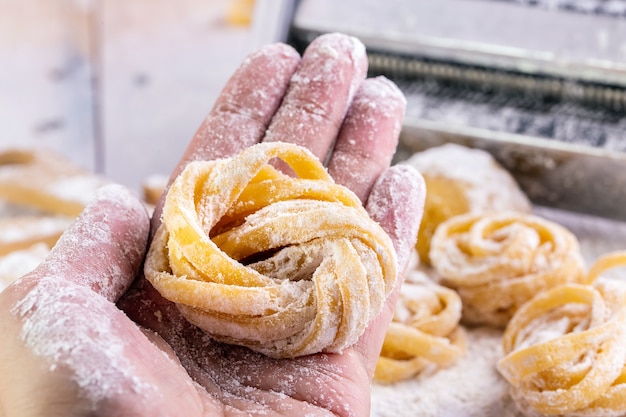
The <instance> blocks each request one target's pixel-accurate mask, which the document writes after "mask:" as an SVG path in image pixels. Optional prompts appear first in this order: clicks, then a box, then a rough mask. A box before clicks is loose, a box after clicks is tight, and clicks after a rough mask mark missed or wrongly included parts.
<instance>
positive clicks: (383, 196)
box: [0, 34, 425, 417]
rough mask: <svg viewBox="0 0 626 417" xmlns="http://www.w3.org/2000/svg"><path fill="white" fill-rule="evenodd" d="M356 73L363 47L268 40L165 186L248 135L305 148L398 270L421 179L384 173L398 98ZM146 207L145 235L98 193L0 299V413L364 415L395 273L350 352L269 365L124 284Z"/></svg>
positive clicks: (145, 238)
mask: <svg viewBox="0 0 626 417" xmlns="http://www.w3.org/2000/svg"><path fill="white" fill-rule="evenodd" d="M366 70H367V57H366V55H365V48H364V47H363V45H362V44H361V43H360V42H359V41H358V40H356V39H354V38H351V37H347V36H344V35H340V34H329V35H324V36H321V37H320V38H318V39H316V40H315V41H314V42H313V43H312V44H311V45H310V46H309V47H308V49H307V50H306V51H305V53H304V54H303V56H302V57H300V56H299V55H298V54H297V53H296V52H295V51H294V50H293V49H292V48H290V47H288V46H286V45H283V44H275V45H269V46H266V47H263V48H261V49H260V50H258V51H256V52H254V53H252V54H251V55H250V56H249V57H248V58H247V59H246V60H245V61H244V62H243V64H242V65H241V67H240V68H239V69H238V70H237V71H236V72H235V74H234V75H233V76H232V77H231V79H230V80H229V82H228V83H227V85H226V86H225V88H224V91H223V92H222V94H221V95H220V97H219V98H218V100H217V101H216V103H215V106H214V108H213V110H212V111H211V112H210V114H209V115H208V117H207V118H206V119H205V120H204V122H203V123H202V124H201V126H200V128H199V129H198V131H197V133H196V135H195V136H194V138H193V139H192V141H191V143H190V145H189V147H188V149H187V151H186V152H185V154H184V156H183V158H182V160H181V162H180V164H179V165H178V166H177V168H176V169H175V170H174V172H173V173H172V180H173V179H174V178H176V177H177V176H178V175H179V174H180V173H181V172H182V171H183V169H184V168H185V166H187V164H188V163H189V162H191V161H196V160H215V159H218V158H226V157H231V156H233V155H235V154H237V153H239V152H240V151H242V150H243V149H246V148H248V147H250V146H252V145H255V144H257V143H261V142H272V141H274V142H275V141H280V142H291V143H295V144H297V145H300V146H302V147H306V148H308V149H309V150H310V151H311V152H312V153H313V155H315V156H316V157H317V158H319V159H320V160H321V161H323V162H325V163H326V164H327V168H328V173H329V174H330V176H331V177H333V178H334V180H335V181H336V182H337V183H339V184H341V185H343V186H345V187H347V188H349V189H351V190H352V191H353V192H354V193H355V195H356V196H357V198H358V199H360V200H361V202H362V203H363V206H364V207H365V210H366V211H367V213H368V214H369V217H370V218H371V219H373V220H374V221H376V222H377V223H378V224H379V225H380V226H381V227H382V229H384V231H385V232H386V234H387V235H388V236H389V238H390V239H391V243H392V245H393V247H394V250H395V252H396V255H397V265H396V266H397V268H398V270H399V271H403V270H404V268H405V267H406V265H407V263H408V258H409V254H410V252H411V250H412V248H413V247H414V244H415V236H416V235H417V229H418V225H419V221H420V219H421V215H422V207H423V203H424V193H425V190H424V183H423V180H422V178H421V177H420V176H419V174H418V173H417V172H416V171H415V170H413V169H412V168H410V167H405V166H396V167H392V168H390V167H389V166H390V162H391V158H392V156H393V153H394V152H395V148H396V145H397V140H398V135H399V132H400V128H401V122H402V117H403V114H404V105H405V100H404V97H403V96H402V94H401V92H400V91H399V90H398V89H397V87H396V86H395V85H394V84H393V83H391V82H390V81H388V80H386V79H384V78H374V79H366V72H367V71H366ZM164 105H167V103H164ZM278 167H279V168H280V165H279V166H278ZM357 202H358V200H357ZM162 208H163V206H162V201H161V203H160V204H158V205H157V207H156V210H155V215H154V216H153V218H152V233H149V232H148V219H147V217H146V214H145V211H144V210H143V208H142V207H141V205H140V204H139V202H138V201H137V200H135V199H132V198H131V197H130V196H129V194H128V193H127V192H126V191H125V190H123V189H122V188H120V187H113V188H107V189H105V190H104V191H103V193H102V194H101V196H100V197H99V198H98V199H97V200H96V201H95V202H94V203H93V204H92V205H91V206H89V207H88V208H87V209H86V210H85V212H84V213H83V215H82V216H81V217H80V218H79V220H78V221H77V223H76V224H75V225H74V226H73V227H72V228H70V230H69V231H68V232H67V234H66V235H65V236H64V237H63V238H62V239H61V241H60V243H59V245H58V246H57V247H56V248H55V250H54V252H53V254H52V255H51V257H50V259H48V260H47V261H46V262H45V263H44V264H43V265H42V266H41V267H40V268H38V269H37V270H35V271H34V272H33V273H32V274H30V275H29V276H27V277H25V278H23V279H21V280H19V281H18V282H17V283H16V284H14V285H13V286H11V287H9V288H8V289H7V290H6V291H5V292H4V293H2V294H1V295H0V331H2V334H3V337H4V339H3V342H2V345H0V410H2V412H0V415H3V417H9V416H16V415H19V416H22V415H26V414H28V415H31V416H44V415H45V416H55V415H59V416H61V415H62V416H75V415H86V414H89V415H92V416H110V415H115V416H146V415H149V416H157V417H158V416H185V417H196V416H222V415H223V416H235V415H238V416H239V415H264V416H265V415H294V416H302V415H307V416H316V415H317V416H326V415H328V416H330V415H335V416H368V415H369V392H370V391H369V390H370V381H371V378H372V375H373V372H374V368H375V365H376V361H377V359H378V356H379V352H380V348H381V345H382V342H383V339H384V336H385V332H386V329H387V326H388V324H389V322H390V320H391V317H392V314H393V309H394V304H395V300H396V298H397V296H398V290H399V285H398V283H399V282H400V281H401V279H402V273H400V274H398V275H399V276H398V277H397V278H396V284H395V288H394V290H393V291H392V292H391V294H390V295H389V297H387V299H386V301H385V303H384V306H383V308H382V311H381V313H380V314H378V315H377V316H376V317H374V318H373V319H372V321H371V322H370V324H369V325H368V326H367V327H366V328H365V330H364V333H363V334H362V336H361V337H360V338H358V340H357V341H356V342H355V343H354V344H353V345H352V346H349V347H345V348H343V349H341V352H340V353H318V354H311V355H306V356H299V357H297V358H295V359H288V358H287V359H276V358H270V357H268V356H266V355H263V354H261V353H258V352H255V351H253V350H250V349H248V348H246V347H241V346H233V345H229V344H224V343H221V342H217V341H215V340H214V339H213V338H211V337H210V336H208V335H207V334H206V333H204V332H203V331H202V330H200V329H199V328H198V327H195V326H194V325H192V324H190V323H189V322H188V321H187V320H186V319H185V318H184V317H183V315H182V314H181V313H180V311H179V309H178V308H177V306H176V305H175V304H174V303H172V302H170V301H167V300H166V299H164V298H163V297H162V296H161V295H160V294H159V293H158V292H157V291H156V290H155V289H154V287H153V286H152V285H151V284H150V283H149V282H148V281H147V280H146V279H145V278H144V277H143V275H142V274H141V273H140V274H139V275H138V276H137V278H136V279H135V276H136V274H137V273H138V271H139V270H141V269H143V265H142V262H143V256H144V255H145V250H146V248H147V244H148V242H149V241H150V240H151V239H152V237H153V235H154V232H155V231H156V230H157V228H158V226H159V225H160V221H161V213H162ZM133 279H134V282H133ZM131 283H132V286H131V287H130V289H128V290H127V288H128V286H129V285H131ZM114 303H116V304H114ZM116 306H117V307H116ZM118 308H120V309H121V310H119V309H118ZM2 413H4V414H2Z"/></svg>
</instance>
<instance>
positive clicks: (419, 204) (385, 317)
mask: <svg viewBox="0 0 626 417" xmlns="http://www.w3.org/2000/svg"><path fill="white" fill-rule="evenodd" d="M425 197H426V185H425V183H424V179H423V178H422V176H421V175H420V174H419V173H418V172H417V170H415V169H414V168H412V167H409V166H405V165H396V166H394V167H392V168H390V169H388V170H387V171H385V172H384V173H383V174H382V175H381V176H380V178H379V179H378V181H377V182H376V184H374V188H372V192H371V194H370V196H369V198H368V200H367V206H366V208H367V211H368V213H369V214H370V216H371V217H372V219H374V220H375V221H377V222H378V223H379V224H380V225H381V226H382V227H383V229H385V231H386V232H387V234H388V235H389V236H390V237H391V240H392V241H393V245H394V247H395V249H396V253H397V255H398V278H397V281H396V286H395V288H394V290H393V291H392V293H391V294H390V295H389V297H388V298H387V301H386V303H385V306H384V308H383V310H382V312H381V313H380V314H379V315H378V316H377V317H376V318H375V319H374V320H373V321H372V322H371V323H370V325H369V326H368V328H367V329H366V331H365V333H364V334H363V336H361V338H360V339H359V341H358V342H357V344H356V346H355V349H356V350H357V352H359V353H360V354H361V356H362V358H363V361H364V365H365V369H366V370H367V372H368V374H369V376H370V377H371V376H372V375H373V374H374V369H375V367H376V362H377V360H378V356H379V354H380V349H381V347H382V344H383V340H384V339H385V334H386V332H387V327H388V326H389V322H390V321H391V318H392V317H393V312H394V308H395V304H396V301H397V298H398V296H399V293H400V286H401V284H402V281H403V280H404V273H405V269H406V268H407V265H408V262H409V259H410V256H411V251H412V250H413V247H414V246H415V241H416V239H417V231H418V228H419V225H420V222H421V220H422V214H423V212H424V199H425Z"/></svg>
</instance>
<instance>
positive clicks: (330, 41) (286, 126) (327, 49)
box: [264, 33, 367, 161]
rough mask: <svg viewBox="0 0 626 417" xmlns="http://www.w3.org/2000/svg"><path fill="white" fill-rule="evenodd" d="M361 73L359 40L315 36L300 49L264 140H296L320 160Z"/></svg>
mask: <svg viewBox="0 0 626 417" xmlns="http://www.w3.org/2000/svg"><path fill="white" fill-rule="evenodd" d="M366 72H367V57H366V55H365V47H364V46H363V44H362V43H361V42H360V41H359V40H357V39H356V38H353V37H349V36H345V35H341V34H336V33H335V34H327V35H322V36H320V37H318V38H316V39H315V40H314V41H313V42H312V43H311V44H310V45H309V47H308V48H307V49H306V51H305V52H304V55H303V56H302V61H301V64H300V67H299V68H298V70H297V72H296V73H295V74H294V76H293V77H292V78H291V82H290V84H289V90H288V91H287V94H286V96H285V99H284V101H283V103H282V105H281V106H280V108H279V109H278V111H277V113H276V115H275V116H274V118H273V119H272V122H271V124H270V127H269V129H268V132H267V134H266V136H265V139H264V141H281V142H291V143H295V144H298V145H301V146H304V147H306V148H308V149H309V150H310V151H311V152H313V154H315V155H316V156H317V157H318V158H319V159H320V160H321V161H325V159H326V155H327V154H328V152H329V150H330V148H331V147H332V145H333V142H334V141H335V139H336V137H337V134H338V133H339V128H340V126H341V123H342V122H343V118H344V116H345V114H346V111H347V109H348V107H349V105H350V102H351V101H352V98H353V96H354V94H355V92H356V90H357V88H358V86H359V85H360V84H361V82H362V81H363V80H364V79H365V76H366Z"/></svg>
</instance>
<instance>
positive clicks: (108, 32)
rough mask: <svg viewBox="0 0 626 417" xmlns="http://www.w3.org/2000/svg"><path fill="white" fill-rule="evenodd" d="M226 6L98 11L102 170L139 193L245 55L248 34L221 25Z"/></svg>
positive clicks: (151, 1)
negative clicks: (100, 41)
mask: <svg viewBox="0 0 626 417" xmlns="http://www.w3.org/2000/svg"><path fill="white" fill-rule="evenodd" d="M229 3H230V2H229V1H227V0H183V1H176V2H174V1H171V0H111V1H107V2H104V3H103V4H102V22H103V25H102V27H101V31H102V32H101V37H102V39H104V40H105V41H104V43H103V45H102V48H103V49H102V51H101V52H102V74H103V84H102V89H101V92H102V95H101V97H100V99H101V100H102V115H103V116H102V117H103V119H102V121H103V124H102V126H103V135H104V137H105V138H106V140H105V147H104V167H105V172H106V173H107V175H108V176H109V177H110V178H112V179H113V180H114V181H118V182H122V183H124V184H126V185H127V186H129V187H131V188H132V189H135V190H137V189H139V188H140V184H141V183H142V181H144V180H145V179H146V178H148V177H150V176H151V175H154V174H169V172H170V171H171V170H172V169H173V167H174V165H175V163H176V162H177V161H178V159H179V158H180V156H181V155H182V153H183V151H184V149H185V147H186V146H187V143H188V142H189V140H190V139H191V137H192V136H193V134H194V132H195V130H196V129H197V128H198V126H199V125H200V122H201V121H202V119H203V118H204V117H205V116H206V114H207V113H208V112H209V111H210V109H211V107H212V105H213V102H214V100H215V98H216V97H217V95H218V94H219V91H220V90H221V89H222V87H223V85H224V84H225V82H226V81H227V78H228V77H229V76H230V74H231V73H232V72H233V71H234V70H235V68H236V67H237V66H238V65H239V62H240V61H241V60H242V59H243V58H244V56H245V54H246V53H247V52H248V50H247V47H248V45H249V40H248V33H249V28H248V27H246V26H243V27H242V26H235V25H229V24H228V23H227V21H226V19H227V12H228V5H229Z"/></svg>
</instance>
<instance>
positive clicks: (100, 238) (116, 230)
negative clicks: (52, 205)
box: [33, 185, 150, 302]
mask: <svg viewBox="0 0 626 417" xmlns="http://www.w3.org/2000/svg"><path fill="white" fill-rule="evenodd" d="M149 227H150V224H149V219H148V214H147V212H146V209H145V207H144V206H143V204H142V203H141V202H140V201H139V200H138V199H137V198H136V197H135V196H133V195H132V193H131V192H130V191H128V190H127V189H126V188H124V187H122V186H120V185H108V186H105V187H103V188H101V189H100V190H99V191H98V193H97V194H96V196H95V198H94V200H93V201H92V202H91V203H90V204H89V205H88V206H87V207H86V208H85V210H84V211H83V212H82V213H81V215H80V216H79V217H78V219H77V220H76V221H75V222H74V223H73V224H72V225H71V226H70V227H69V228H68V229H67V230H66V232H65V233H64V234H63V235H62V236H61V238H60V239H59V241H58V242H57V244H56V245H55V247H54V248H53V250H52V252H51V253H50V255H49V256H48V258H47V259H46V260H45V261H44V262H43V263H42V264H41V265H40V266H39V267H38V268H37V269H36V270H35V271H33V274H34V275H36V276H56V277H63V279H66V280H68V281H70V282H73V283H75V284H78V285H80V286H84V287H89V288H90V289H91V290H93V291H94V292H96V293H98V294H100V295H102V296H103V297H105V298H107V299H108V300H109V301H111V302H115V301H116V300H117V299H118V298H119V297H120V296H121V295H122V294H123V293H124V292H125V291H126V290H127V289H128V287H129V286H130V284H131V283H132V281H133V279H134V278H135V276H136V275H137V273H138V272H139V269H140V267H141V263H142V261H143V257H144V254H145V251H146V247H147V241H148V231H149Z"/></svg>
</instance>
